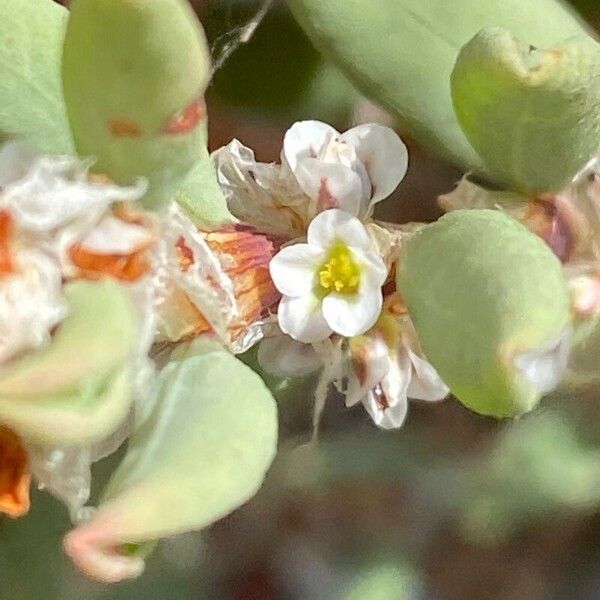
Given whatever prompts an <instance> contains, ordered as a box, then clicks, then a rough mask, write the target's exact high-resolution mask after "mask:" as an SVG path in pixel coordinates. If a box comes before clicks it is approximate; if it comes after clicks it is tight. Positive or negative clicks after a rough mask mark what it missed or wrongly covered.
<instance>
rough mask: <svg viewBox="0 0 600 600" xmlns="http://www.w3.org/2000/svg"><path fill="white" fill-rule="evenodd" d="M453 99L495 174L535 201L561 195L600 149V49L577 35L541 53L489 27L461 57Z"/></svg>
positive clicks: (478, 149) (458, 63) (457, 64)
mask: <svg viewBox="0 0 600 600" xmlns="http://www.w3.org/2000/svg"><path fill="white" fill-rule="evenodd" d="M452 96H453V100H454V107H455V109H456V114H457V116H458V119H459V121H460V123H461V125H462V127H463V130H464V131H465V133H466V134H467V137H468V139H469V141H470V142H471V144H472V145H473V147H474V148H475V149H476V150H477V152H478V153H479V155H480V156H481V157H482V158H483V160H484V162H485V167H486V169H487V171H488V172H489V173H491V175H492V176H494V177H495V178H496V179H498V180H499V181H501V182H502V183H505V184H507V185H508V187H511V188H512V189H515V190H518V191H520V192H523V193H526V194H528V195H530V196H531V195H535V194H538V193H541V192H551V191H557V190H560V189H561V188H563V187H564V186H565V185H567V184H568V183H569V182H570V181H571V179H572V178H573V177H574V176H575V175H576V174H577V173H578V172H579V171H580V170H581V169H582V168H583V167H584V166H585V165H586V164H587V163H588V162H589V160H590V159H591V158H592V157H593V156H594V155H595V154H596V153H597V152H598V148H599V145H600V141H599V140H600V102H598V97H600V44H598V43H597V42H596V41H594V40H593V39H592V38H590V37H588V36H579V37H576V38H571V39H570V40H568V41H566V42H564V43H562V44H560V45H558V46H554V47H552V48H551V49H550V50H538V49H537V48H535V47H533V46H531V45H529V44H525V43H523V42H521V41H519V40H517V39H516V38H515V37H514V36H513V35H512V34H511V33H509V32H508V31H506V30H503V29H498V28H490V29H485V30H483V31H482V32H481V33H479V34H477V35H476V36H475V37H474V38H473V39H472V40H471V41H470V42H469V43H468V44H467V45H466V46H465V47H464V48H463V49H462V50H461V52H460V54H459V56H458V60H457V62H456V66H455V68H454V72H453V73H452Z"/></svg>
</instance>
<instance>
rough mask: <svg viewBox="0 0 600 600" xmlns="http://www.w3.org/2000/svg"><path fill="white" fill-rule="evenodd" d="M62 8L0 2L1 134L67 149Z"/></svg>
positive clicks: (29, 0) (47, 2)
mask: <svg viewBox="0 0 600 600" xmlns="http://www.w3.org/2000/svg"><path fill="white" fill-rule="evenodd" d="M67 15H68V12H67V10H66V9H65V8H64V7H63V6H60V5H59V4H56V3H55V2H53V1H52V0H2V2H0V23H2V38H1V40H0V99H1V100H0V138H4V137H5V136H18V137H21V138H24V139H26V140H27V141H28V142H30V143H31V144H33V145H34V146H36V147H37V148H39V149H41V150H43V151H45V152H51V153H56V154H70V153H71V152H72V151H73V141H72V140H71V132H70V130H69V123H68V121H67V114H66V110H65V104H64V100H63V95H62V89H61V82H60V60H61V52H62V42H63V38H64V32H65V27H66V23H67Z"/></svg>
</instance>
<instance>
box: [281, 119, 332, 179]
mask: <svg viewBox="0 0 600 600" xmlns="http://www.w3.org/2000/svg"><path fill="white" fill-rule="evenodd" d="M338 136H339V133H338V132H337V131H336V130H335V129H334V128H333V127H331V125H327V123H321V122H320V121H299V122H298V123H294V124H293V125H292V126H291V127H290V128H289V129H288V130H287V132H286V134H285V137H284V138H283V151H282V159H284V160H285V161H286V162H287V164H288V165H289V166H290V169H291V170H292V171H293V172H294V173H295V172H296V168H297V166H298V161H299V160H300V159H302V158H309V157H312V158H316V157H318V156H319V155H320V153H321V151H322V149H323V148H324V147H326V146H327V145H328V144H329V142H330V141H331V140H333V139H335V138H337V137H338Z"/></svg>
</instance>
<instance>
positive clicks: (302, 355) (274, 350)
mask: <svg viewBox="0 0 600 600" xmlns="http://www.w3.org/2000/svg"><path fill="white" fill-rule="evenodd" d="M258 362H259V364H260V366H261V367H262V368H263V369H264V370H265V371H266V372H267V373H270V374H271V375H275V376H276V377H300V376H302V375H308V374H309V373H312V372H314V371H316V370H317V369H319V368H320V367H321V366H322V365H323V361H322V360H321V357H320V356H319V355H318V354H317V352H316V351H315V349H314V348H313V347H312V346H311V345H310V344H303V343H301V342H297V341H296V340H293V339H291V338H290V337H288V336H287V335H278V336H276V337H272V338H265V339H264V340H263V341H262V342H261V343H260V346H259V347H258Z"/></svg>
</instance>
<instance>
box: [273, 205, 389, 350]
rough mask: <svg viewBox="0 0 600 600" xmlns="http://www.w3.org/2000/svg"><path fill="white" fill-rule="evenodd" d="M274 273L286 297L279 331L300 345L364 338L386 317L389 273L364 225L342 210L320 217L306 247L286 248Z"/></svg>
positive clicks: (310, 230)
mask: <svg viewBox="0 0 600 600" xmlns="http://www.w3.org/2000/svg"><path fill="white" fill-rule="evenodd" d="M270 271H271V277H272V279H273V283H274V284H275V287H276V288H277V289H278V290H279V291H280V292H281V293H282V295H283V299H282V300H281V303H280V304H279V310H278V312H277V316H278V320H279V326H280V327H281V329H282V331H283V332H285V333H287V334H288V335H290V336H291V337H292V338H294V339H295V340H298V341H300V342H307V343H310V342H318V341H321V340H324V339H325V338H327V337H329V336H330V335H331V334H332V333H333V332H335V333H338V334H340V335H343V336H355V335H359V334H361V333H364V332H365V331H367V330H368V329H369V328H370V327H372V326H373V325H374V323H375V322H376V321H377V318H378V316H379V313H380V312H381V306H382V301H383V297H382V292H381V286H382V285H383V283H384V282H385V279H386V277H387V268H386V266H385V263H384V262H383V260H382V259H381V258H380V256H379V255H378V253H377V251H376V248H375V245H374V244H373V242H372V240H371V238H370V237H369V234H368V233H367V231H366V229H365V227H364V226H363V225H362V223H361V222H360V221H359V220H358V219H357V218H355V217H353V216H352V215H349V214H348V213H346V212H344V211H342V210H339V209H331V210H327V211H325V212H323V213H321V214H319V215H318V216H317V217H315V219H314V220H313V221H312V222H311V224H310V225H309V227H308V236H307V243H306V244H295V245H293V246H288V247H286V248H283V250H281V251H280V252H279V253H278V254H277V255H275V256H274V257H273V259H272V260H271V264H270Z"/></svg>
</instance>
